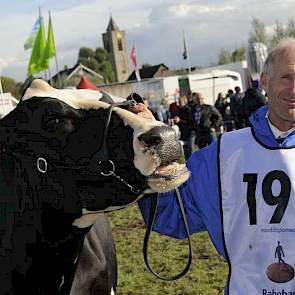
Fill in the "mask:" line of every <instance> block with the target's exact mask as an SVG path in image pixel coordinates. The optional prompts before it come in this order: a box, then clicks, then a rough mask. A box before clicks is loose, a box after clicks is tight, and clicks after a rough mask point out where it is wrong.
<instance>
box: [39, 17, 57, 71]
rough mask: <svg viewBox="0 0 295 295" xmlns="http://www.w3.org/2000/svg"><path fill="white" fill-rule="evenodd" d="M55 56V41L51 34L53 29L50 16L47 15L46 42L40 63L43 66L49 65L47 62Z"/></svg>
mask: <svg viewBox="0 0 295 295" xmlns="http://www.w3.org/2000/svg"><path fill="white" fill-rule="evenodd" d="M54 56H55V42H54V36H53V29H52V23H51V16H49V23H48V35H47V42H46V46H45V49H44V52H43V56H42V62H41V65H42V67H44V68H46V69H47V68H48V67H49V62H50V59H51V58H52V57H54Z"/></svg>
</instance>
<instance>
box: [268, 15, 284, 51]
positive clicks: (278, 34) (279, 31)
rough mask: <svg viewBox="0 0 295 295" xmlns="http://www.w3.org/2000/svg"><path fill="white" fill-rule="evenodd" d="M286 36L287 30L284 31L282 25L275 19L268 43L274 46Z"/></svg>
mask: <svg viewBox="0 0 295 295" xmlns="http://www.w3.org/2000/svg"><path fill="white" fill-rule="evenodd" d="M286 37H287V32H286V31H285V29H284V27H283V25H282V24H281V23H280V22H279V21H278V20H276V25H275V31H274V35H273V36H272V38H271V41H270V45H271V47H272V48H273V47H275V46H276V45H277V44H278V43H279V42H280V41H281V40H282V39H284V38H286Z"/></svg>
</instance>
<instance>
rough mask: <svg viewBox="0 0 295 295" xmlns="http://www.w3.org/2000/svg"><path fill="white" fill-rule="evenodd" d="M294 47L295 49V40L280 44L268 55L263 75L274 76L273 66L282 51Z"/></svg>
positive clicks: (287, 39)
mask: <svg viewBox="0 0 295 295" xmlns="http://www.w3.org/2000/svg"><path fill="white" fill-rule="evenodd" d="M290 45H292V46H294V47H295V39H294V38H286V39H283V40H282V41H280V42H279V44H278V45H277V46H276V47H275V48H273V49H272V50H271V51H270V53H269V54H268V56H267V58H266V60H265V63H264V65H263V70H262V73H265V74H267V75H271V74H272V68H273V64H274V62H275V60H276V58H277V57H278V56H279V55H280V54H281V53H282V50H283V49H284V48H286V47H288V46H290Z"/></svg>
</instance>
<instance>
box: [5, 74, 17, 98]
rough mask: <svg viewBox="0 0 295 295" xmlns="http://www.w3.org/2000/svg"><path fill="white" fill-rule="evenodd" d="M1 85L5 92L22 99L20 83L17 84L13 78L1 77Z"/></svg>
mask: <svg viewBox="0 0 295 295" xmlns="http://www.w3.org/2000/svg"><path fill="white" fill-rule="evenodd" d="M1 83H2V88H3V92H10V93H11V94H12V96H14V97H16V98H18V99H19V98H20V96H21V89H20V85H19V83H17V82H16V81H15V80H14V79H13V78H10V77H6V76H1Z"/></svg>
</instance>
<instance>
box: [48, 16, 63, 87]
mask: <svg viewBox="0 0 295 295" xmlns="http://www.w3.org/2000/svg"><path fill="white" fill-rule="evenodd" d="M48 13H49V19H50V20H51V26H52V31H53V24H52V19H51V13H50V10H49V11H48ZM56 52H57V50H56V46H55V55H54V57H55V66H56V72H57V79H58V87H59V89H61V81H60V75H59V68H58V62H57V54H56Z"/></svg>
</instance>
